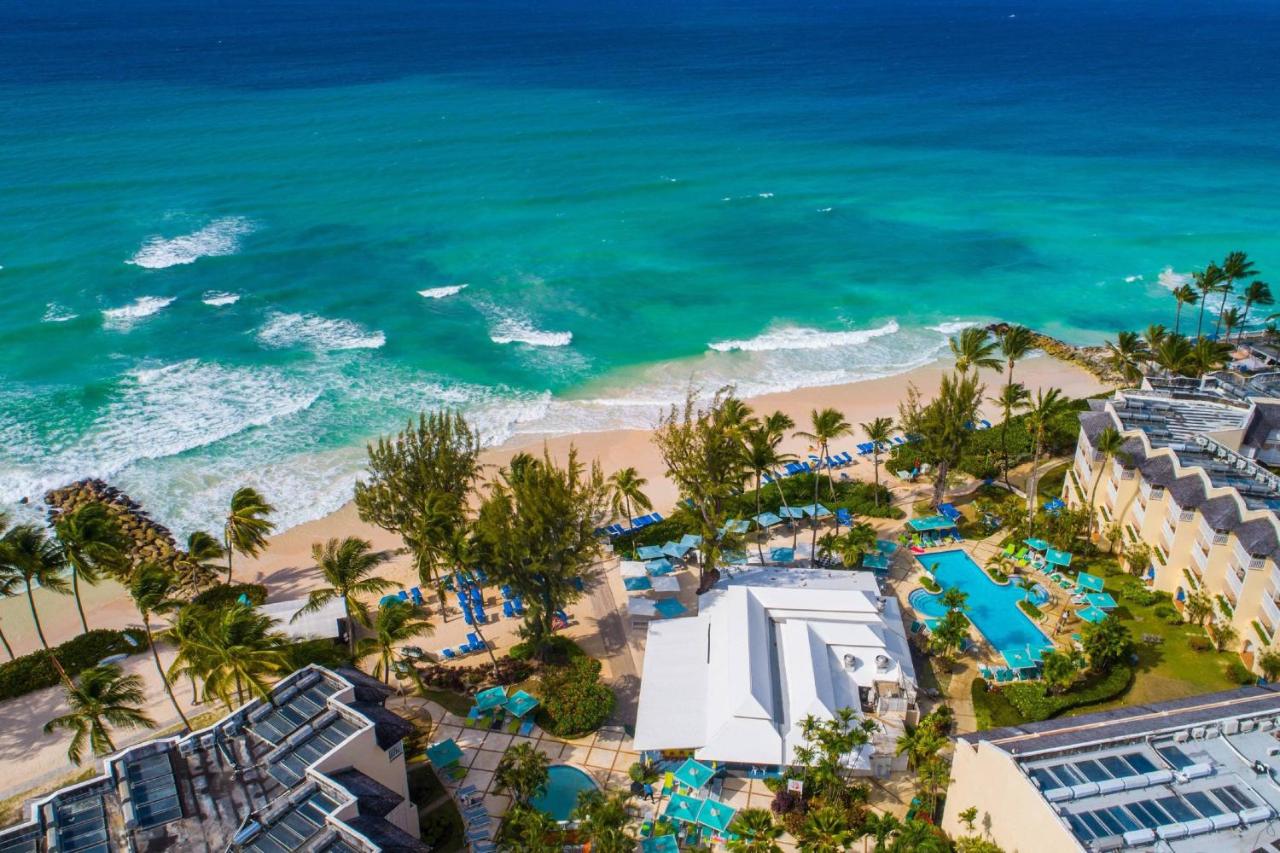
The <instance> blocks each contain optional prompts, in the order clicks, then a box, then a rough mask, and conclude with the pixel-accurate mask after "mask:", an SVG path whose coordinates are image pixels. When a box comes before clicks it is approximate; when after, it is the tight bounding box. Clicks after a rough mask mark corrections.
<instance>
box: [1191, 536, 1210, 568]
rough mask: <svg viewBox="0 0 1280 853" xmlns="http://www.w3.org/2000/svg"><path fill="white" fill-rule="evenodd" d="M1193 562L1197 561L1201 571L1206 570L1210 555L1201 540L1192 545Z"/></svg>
mask: <svg viewBox="0 0 1280 853" xmlns="http://www.w3.org/2000/svg"><path fill="white" fill-rule="evenodd" d="M1191 562H1193V563H1195V564H1196V566H1197V567H1198V568H1199V569H1200V571H1201V572H1203V571H1204V568H1205V566H1206V565H1207V564H1208V563H1209V555H1208V554H1206V553H1205V551H1204V549H1203V548H1201V547H1200V543H1199V542H1197V543H1195V544H1194V545H1192V546H1191Z"/></svg>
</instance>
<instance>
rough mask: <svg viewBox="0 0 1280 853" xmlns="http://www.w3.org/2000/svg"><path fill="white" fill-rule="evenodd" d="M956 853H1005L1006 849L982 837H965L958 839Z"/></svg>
mask: <svg viewBox="0 0 1280 853" xmlns="http://www.w3.org/2000/svg"><path fill="white" fill-rule="evenodd" d="M956 853H1004V848H1002V847H1001V846H1000V845H999V844H996V843H995V842H994V841H992V840H990V839H988V838H983V837H982V836H980V835H965V836H962V837H960V838H957V839H956Z"/></svg>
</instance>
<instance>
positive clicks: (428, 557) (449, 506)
mask: <svg viewBox="0 0 1280 853" xmlns="http://www.w3.org/2000/svg"><path fill="white" fill-rule="evenodd" d="M462 522H463V518H462V508H461V507H460V506H459V505H458V501H457V499H456V498H455V497H454V496H453V495H449V494H446V493H444V492H432V493H431V494H429V495H427V497H426V499H425V500H424V501H423V506H422V510H421V511H420V512H417V513H414V514H413V517H412V519H411V521H410V522H409V525H408V526H407V527H406V528H405V529H404V530H403V531H402V532H401V536H402V537H403V538H404V541H405V544H406V545H408V546H409V551H410V552H411V553H412V554H413V563H414V568H415V569H416V570H417V572H418V580H420V581H421V582H422V585H423V586H426V587H430V588H432V589H434V590H435V591H436V599H437V600H438V601H439V602H440V612H441V614H443V613H444V609H445V598H446V596H445V582H446V580H447V579H448V577H449V575H450V574H452V572H453V571H454V569H455V568H456V567H455V566H453V565H450V563H449V559H450V554H449V545H450V543H451V542H452V541H453V538H454V536H455V534H456V531H457V530H458V529H459V528H460V527H461V526H462Z"/></svg>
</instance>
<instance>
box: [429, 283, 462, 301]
mask: <svg viewBox="0 0 1280 853" xmlns="http://www.w3.org/2000/svg"><path fill="white" fill-rule="evenodd" d="M470 286H471V285H469V284H448V285H445V286H444V287H428V288H427V289H426V290H419V291H418V295H419V296H421V297H424V298H426V299H444V298H445V297H446V296H453V295H454V294H457V293H461V292H462V291H463V290H464V289H465V288H467V287H470Z"/></svg>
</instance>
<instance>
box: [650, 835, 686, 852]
mask: <svg viewBox="0 0 1280 853" xmlns="http://www.w3.org/2000/svg"><path fill="white" fill-rule="evenodd" d="M640 850H641V851H642V853H680V843H679V842H678V841H676V837H675V836H674V835H656V836H654V837H653V838H642V839H640Z"/></svg>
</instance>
